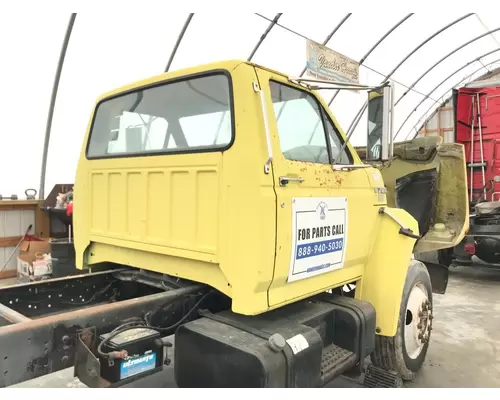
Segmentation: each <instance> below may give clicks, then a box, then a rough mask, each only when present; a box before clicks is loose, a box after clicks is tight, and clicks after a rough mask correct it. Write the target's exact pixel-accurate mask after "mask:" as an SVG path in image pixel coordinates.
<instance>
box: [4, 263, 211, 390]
mask: <svg viewBox="0 0 500 400" xmlns="http://www.w3.org/2000/svg"><path fill="white" fill-rule="evenodd" d="M170 285H171V286H170V287H168V286H167V285H166V284H165V281H161V282H160V281H159V280H155V279H154V278H152V277H151V276H150V275H148V274H144V273H138V272H133V271H130V270H126V269H117V270H110V271H105V272H96V273H92V274H86V275H78V276H73V277H68V278H59V279H54V280H50V281H41V282H35V283H30V284H25V285H16V286H11V287H6V288H2V289H0V326H1V327H0V354H1V355H2V357H1V358H0V372H1V374H0V387H6V386H10V385H13V384H16V383H20V382H23V381H26V380H29V379H33V378H36V377H39V376H43V375H46V374H49V373H52V372H56V371H59V370H62V369H65V368H68V367H70V366H72V365H73V364H74V361H75V351H76V347H77V344H78V340H79V333H81V332H82V331H84V330H85V329H86V328H87V329H88V328H94V329H95V330H96V331H97V333H101V332H106V331H109V330H111V329H113V328H115V327H116V326H117V325H120V323H122V322H123V321H126V320H129V319H131V318H137V317H138V316H144V315H146V314H147V313H148V312H151V310H155V309H161V307H162V306H163V305H164V304H165V303H170V302H172V301H174V300H178V299H182V298H186V297H187V298H188V303H189V301H190V300H192V298H196V297H197V296H198V295H199V293H200V290H202V289H203V287H202V286H201V285H198V284H187V285H184V286H177V287H175V285H174V284H173V283H171V284H170ZM185 305H186V304H181V305H179V306H178V307H177V310H179V308H181V307H184V306H185ZM177 310H173V311H170V312H169V315H168V317H169V318H168V322H169V323H170V322H173V323H175V322H177V321H176V320H179V319H180V318H182V316H183V315H182V313H181V312H175V311H177ZM180 311H182V310H180ZM186 320H187V319H186ZM165 334H170V332H165Z"/></svg>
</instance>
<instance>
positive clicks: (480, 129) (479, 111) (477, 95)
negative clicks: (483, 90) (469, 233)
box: [470, 67, 488, 201]
mask: <svg viewBox="0 0 500 400" xmlns="http://www.w3.org/2000/svg"><path fill="white" fill-rule="evenodd" d="M485 68H486V67H485ZM486 70H488V68H486ZM476 101H477V126H478V129H479V150H480V154H481V175H482V176H483V191H484V200H485V201H487V200H488V199H487V198H486V197H487V194H486V177H485V175H484V149H483V128H482V127H481V125H482V121H481V102H480V100H479V93H476ZM470 162H471V163H472V162H474V161H473V160H470ZM471 189H472V188H471Z"/></svg>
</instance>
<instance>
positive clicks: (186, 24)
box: [165, 13, 194, 72]
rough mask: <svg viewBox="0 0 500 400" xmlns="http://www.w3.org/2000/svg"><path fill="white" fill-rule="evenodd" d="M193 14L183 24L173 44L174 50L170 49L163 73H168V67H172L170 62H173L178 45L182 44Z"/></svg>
mask: <svg viewBox="0 0 500 400" xmlns="http://www.w3.org/2000/svg"><path fill="white" fill-rule="evenodd" d="M193 16H194V13H189V15H188V17H187V18H186V22H184V25H183V26H182V29H181V32H180V33H179V36H177V41H176V42H175V45H174V48H173V49H172V52H171V53H170V57H169V59H168V61H167V66H166V67H165V72H168V71H169V69H170V67H171V66H172V62H173V61H174V57H175V55H176V54H177V49H178V48H179V45H180V44H181V42H182V39H183V38H184V34H185V33H186V30H187V28H188V26H189V24H190V23H191V20H192V19H193Z"/></svg>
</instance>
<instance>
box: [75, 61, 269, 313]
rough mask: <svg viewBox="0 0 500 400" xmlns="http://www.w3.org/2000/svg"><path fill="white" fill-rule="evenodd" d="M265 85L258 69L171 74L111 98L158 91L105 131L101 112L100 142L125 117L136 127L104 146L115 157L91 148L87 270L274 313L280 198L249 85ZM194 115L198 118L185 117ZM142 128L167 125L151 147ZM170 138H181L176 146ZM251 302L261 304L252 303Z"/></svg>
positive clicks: (236, 66)
mask: <svg viewBox="0 0 500 400" xmlns="http://www.w3.org/2000/svg"><path fill="white" fill-rule="evenodd" d="M253 80H255V72H254V70H253V68H252V67H250V66H248V65H247V64H244V63H243V64H242V63H241V62H231V61H229V62H225V63H217V64H213V65H210V66H200V67H197V68H192V69H189V70H182V71H177V72H174V73H169V74H165V75H160V76H157V77H154V78H151V79H149V80H147V81H143V82H139V83H136V84H133V85H130V86H129V87H127V88H121V89H118V90H117V91H116V92H114V93H112V94H108V95H106V96H104V99H109V98H112V97H113V95H114V94H115V93H122V92H123V91H124V89H125V90H127V89H128V90H130V91H133V90H135V88H137V87H142V88H151V89H146V90H144V91H143V97H142V101H140V102H139V104H138V105H137V106H136V105H135V103H134V101H135V100H136V99H137V94H136V92H133V93H131V94H130V95H129V97H132V100H133V101H130V100H128V104H125V103H127V101H122V102H121V103H122V104H114V103H113V102H112V101H111V102H109V103H106V102H104V103H103V104H104V105H106V104H109V105H110V106H113V107H115V109H111V110H110V111H107V112H102V121H101V122H100V123H101V125H98V123H99V118H100V115H99V113H100V111H99V110H100V108H99V106H98V107H97V112H96V117H95V119H94V123H93V124H92V125H91V129H90V131H92V135H97V134H98V133H99V131H98V130H97V128H98V127H99V126H103V130H105V131H106V132H109V131H110V129H109V126H107V127H105V125H104V124H105V123H108V124H111V123H112V117H113V116H116V115H118V113H119V112H120V111H121V109H120V107H122V108H124V109H128V110H129V112H128V114H134V115H132V117H135V120H134V121H132V117H131V116H129V120H128V121H123V117H122V118H121V121H120V127H119V130H118V139H117V140H116V141H109V140H107V141H106V145H105V146H104V147H102V149H104V150H106V152H107V153H111V154H106V155H103V154H102V153H101V154H100V155H98V156H95V154H98V152H97V146H96V144H97V141H95V142H93V141H92V140H93V139H91V140H90V142H89V146H88V150H89V152H90V153H91V154H90V156H89V157H87V146H84V148H83V149H82V154H81V158H80V163H79V167H78V171H77V184H76V186H75V193H76V196H75V197H78V198H77V199H75V211H74V214H75V217H74V218H75V237H76V238H77V239H76V242H75V248H76V251H77V260H78V268H87V267H91V266H92V265H95V264H98V263H102V262H113V263H117V264H123V265H129V266H132V267H136V268H143V269H147V270H153V271H157V272H160V273H164V274H169V275H172V276H179V277H182V278H185V279H190V280H193V281H197V282H201V283H206V284H209V285H211V286H213V287H215V288H216V289H218V290H220V291H221V292H223V293H226V294H227V295H228V296H230V297H232V299H233V302H234V303H235V304H236V305H238V308H240V309H241V310H242V312H252V311H255V310H256V309H257V310H259V311H260V310H265V309H266V308H267V287H268V284H269V281H270V280H271V277H272V273H273V270H272V266H273V263H274V236H275V233H274V232H275V216H274V213H275V197H274V192H273V182H272V179H271V177H269V176H265V175H263V174H262V165H263V164H264V163H265V149H266V147H265V142H264V138H263V137H260V136H259V135H258V132H259V129H260V123H262V116H259V115H258V114H257V113H256V110H260V102H259V99H258V97H257V96H255V93H254V92H253V90H252V86H251V85H242V84H241V83H242V82H251V81H253ZM154 91H156V92H157V93H156V94H155V92H154ZM148 99H149V101H148ZM105 101H106V100H105ZM98 104H99V103H98ZM133 107H136V108H135V111H130V110H133ZM108 108H112V107H108ZM186 110H187V111H186ZM189 110H191V111H192V115H193V116H189V115H183V113H184V114H186V113H188V112H189ZM104 111H106V110H104ZM139 113H140V114H141V115H138V114H139ZM201 114H210V115H201ZM179 116H181V117H180V118H179ZM138 117H139V118H138ZM140 117H142V119H143V120H145V122H146V124H147V123H148V122H150V121H149V118H151V117H153V118H156V120H155V121H153V122H152V123H150V126H152V127H153V128H150V137H151V140H150V142H149V147H148V145H147V142H146V140H145V138H144V135H145V132H146V131H147V125H146V124H144V122H143V120H142V119H141V118H140ZM96 121H97V122H96ZM179 121H180V123H179ZM235 121H238V123H237V124H236V123H235ZM154 124H156V125H154ZM130 125H131V126H130ZM129 126H130V128H131V129H129V130H127V129H126V128H127V127H129ZM155 127H156V129H155ZM96 132H97V133H96ZM127 132H129V133H127ZM169 134H170V135H171V137H173V139H171V141H170V142H167V141H166V140H167V135H169ZM126 135H128V136H126ZM217 135H218V136H217ZM137 136H138V137H139V139H140V140H137ZM96 137H97V136H96ZM236 137H237V138H238V140H235V138H236ZM176 138H177V139H178V140H177V141H176V140H175V139H176ZM183 138H184V141H185V142H186V141H187V143H183V142H182V140H183ZM127 139H128V142H127ZM177 142H179V143H177ZM214 142H215V143H216V146H213V143H214ZM196 145H198V146H203V147H201V148H200V147H199V148H196V147H195V146H196ZM93 146H94V147H93ZM133 146H136V149H134V150H138V152H136V153H134V152H133V151H132V150H130V149H133ZM182 147H183V148H182ZM113 148H114V149H115V152H114V154H113ZM116 149H118V150H116ZM124 150H126V151H125V152H124ZM92 151H93V154H94V157H92ZM154 152H156V154H154V155H153V154H151V153H154ZM261 154H262V157H261V156H260V155H261ZM89 158H90V159H89ZM224 164H225V165H228V166H232V167H226V168H223V165H224ZM86 216H88V217H86ZM235 288H236V290H235ZM248 296H252V298H254V301H253V302H248V301H246V299H247V298H248ZM247 303H248V306H246V305H245V304H247ZM247 308H249V309H251V310H249V309H247Z"/></svg>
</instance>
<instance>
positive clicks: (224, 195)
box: [74, 60, 468, 387]
mask: <svg viewBox="0 0 500 400" xmlns="http://www.w3.org/2000/svg"><path fill="white" fill-rule="evenodd" d="M320 83H321V82H320ZM323 84H324V86H325V85H326V86H328V82H326V83H323ZM317 86H318V82H312V81H308V80H307V79H295V78H290V77H288V76H286V75H284V74H282V73H280V72H277V71H273V70H271V69H269V68H266V67H263V66H259V65H256V64H253V63H250V62H245V61H240V60H230V61H224V62H217V63H213V64H209V65H200V66H196V67H193V68H189V69H184V70H180V71H175V72H169V73H166V74H161V75H158V76H155V77H152V78H149V79H146V80H143V81H140V82H135V83H132V84H130V85H127V86H124V87H121V88H118V89H116V90H114V91H112V92H109V93H106V94H104V95H103V96H101V97H100V98H99V99H98V101H97V104H96V106H95V110H94V111H93V113H92V115H91V118H90V123H89V126H88V129H87V133H86V135H85V140H84V144H83V147H82V151H81V155H80V161H79V164H78V168H77V176H76V183H75V200H74V232H75V249H76V260H77V267H78V268H79V269H92V271H94V270H99V269H103V268H104V269H105V268H109V267H110V266H111V267H117V268H118V267H120V268H123V267H130V268H133V269H138V270H143V271H149V272H154V273H157V275H158V276H160V277H169V279H170V280H171V281H172V280H173V281H175V280H179V281H188V282H196V283H200V284H203V285H204V286H206V287H207V288H211V289H213V290H215V291H216V292H217V293H219V294H221V295H222V296H223V297H224V298H226V299H227V300H228V304H229V305H228V306H227V307H226V308H225V309H222V310H221V311H220V312H219V313H210V312H205V313H201V314H200V315H199V316H198V317H197V318H194V319H193V320H192V321H190V322H186V323H185V324H182V325H180V326H179V328H177V330H176V343H175V346H176V353H175V357H176V361H175V363H176V364H175V365H176V379H177V384H178V385H179V386H200V385H201V386H205V387H207V386H214V387H221V386H295V387H300V386H321V385H324V384H326V383H328V381H330V380H331V379H333V378H334V377H336V376H338V375H339V374H341V373H344V372H346V371H349V370H351V369H352V368H355V367H356V368H359V367H360V366H361V367H362V366H363V362H364V359H365V358H366V357H367V356H369V355H371V359H372V363H373V368H378V370H377V371H378V372H377V373H378V374H382V373H390V372H389V371H393V372H394V371H395V372H397V375H398V376H399V377H400V378H402V379H403V380H409V379H413V378H414V377H415V374H416V373H417V371H418V370H419V369H420V367H421V365H422V363H423V361H424V359H425V353H426V351H427V347H428V345H429V338H430V333H431V329H432V318H433V315H432V304H433V303H432V291H433V288H432V283H433V282H432V281H431V278H430V276H429V272H428V270H427V269H426V267H425V265H424V263H422V262H420V261H417V260H416V259H415V257H416V258H418V257H417V256H414V253H415V254H420V253H426V252H430V251H437V250H439V249H442V248H448V247H453V246H454V245H455V244H456V243H458V242H460V240H461V239H462V237H463V235H464V232H465V230H466V229H467V224H468V215H467V212H468V211H467V210H468V206H467V192H466V186H465V161H464V154H463V148H462V147H460V146H459V145H456V144H454V145H443V144H442V143H440V142H439V141H438V140H426V139H424V140H416V141H411V142H404V143H401V144H397V145H394V144H393V143H392V135H391V132H392V113H393V110H392V103H391V101H392V96H391V94H392V91H391V86H390V84H386V85H382V86H381V87H378V88H367V91H368V92H369V100H370V101H369V105H368V117H369V119H370V123H371V125H370V126H371V127H372V128H373V127H375V128H374V129H372V130H370V131H369V132H367V144H368V146H367V147H366V148H360V149H355V148H354V147H353V146H352V145H351V143H350V142H349V141H348V140H346V139H347V138H346V136H345V134H344V132H343V131H342V129H341V128H340V126H339V124H338V122H337V120H336V119H335V116H334V114H333V113H332V110H330V109H329V108H328V106H327V105H326V103H325V101H324V100H323V99H322V98H321V97H320V96H319V95H318V93H317V91H316V90H315V89H316V88H317ZM330 86H332V85H330ZM341 89H342V88H341ZM447 187H448V189H450V190H452V192H447V191H446V190H445V191H443V190H442V189H446V188H447ZM428 265H429V266H430V265H432V263H429V264H428ZM433 271H434V270H433ZM431 275H432V276H438V275H439V273H436V274H435V273H433V272H431ZM439 286H442V285H439ZM353 288H354V289H353ZM350 289H352V290H350ZM201 354H202V356H201ZM231 355H232V356H234V357H230V356H231ZM306 370H307V372H305V371H306ZM372 371H375V369H373V370H372ZM372 373H374V372H372Z"/></svg>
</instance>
